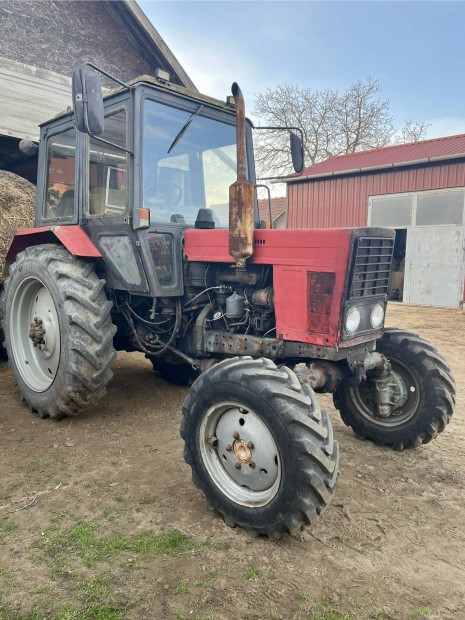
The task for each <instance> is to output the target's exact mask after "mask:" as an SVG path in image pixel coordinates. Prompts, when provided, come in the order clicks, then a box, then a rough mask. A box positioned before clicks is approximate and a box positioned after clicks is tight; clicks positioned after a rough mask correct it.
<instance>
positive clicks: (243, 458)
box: [233, 439, 252, 465]
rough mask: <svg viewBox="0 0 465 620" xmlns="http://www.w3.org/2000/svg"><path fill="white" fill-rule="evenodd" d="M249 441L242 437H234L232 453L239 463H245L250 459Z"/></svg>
mask: <svg viewBox="0 0 465 620" xmlns="http://www.w3.org/2000/svg"><path fill="white" fill-rule="evenodd" d="M249 443H250V442H247V441H245V440H244V439H236V441H235V442H234V444H233V453H234V456H235V457H236V459H237V460H238V461H239V463H242V464H244V465H246V464H247V463H250V461H251V460H252V450H251V449H250V448H249Z"/></svg>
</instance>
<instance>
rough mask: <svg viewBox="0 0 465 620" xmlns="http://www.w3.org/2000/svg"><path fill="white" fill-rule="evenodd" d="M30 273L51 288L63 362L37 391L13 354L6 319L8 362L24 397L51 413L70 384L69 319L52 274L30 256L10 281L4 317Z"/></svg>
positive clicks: (8, 312) (49, 289)
mask: <svg viewBox="0 0 465 620" xmlns="http://www.w3.org/2000/svg"><path fill="white" fill-rule="evenodd" d="M30 276H33V277H34V278H36V279H38V280H40V281H41V282H42V283H43V284H44V286H45V287H46V288H47V289H48V291H49V293H50V295H51V297H52V300H53V303H54V304H55V309H56V313H57V317H58V324H59V328H60V362H59V364H58V370H57V374H56V376H55V379H54V381H53V383H52V384H51V385H50V387H49V388H47V389H46V390H44V391H43V392H36V391H35V390H33V389H32V388H31V387H29V385H28V384H27V383H26V382H25V381H24V379H23V377H22V374H21V372H20V370H19V368H18V365H17V363H16V360H15V356H14V354H13V349H12V346H11V334H10V326H9V325H8V324H7V321H5V341H6V345H7V349H8V351H10V352H11V355H10V357H9V363H10V366H11V368H12V371H13V375H14V377H15V380H16V383H17V386H18V389H19V391H20V392H21V394H22V396H23V397H24V398H25V399H26V400H27V401H28V402H29V403H31V404H33V405H34V407H35V408H36V409H38V410H39V409H44V410H45V411H47V412H48V410H49V407H50V403H53V402H55V401H56V400H58V397H59V395H60V393H61V392H62V390H63V388H64V386H65V385H66V384H67V374H68V368H69V367H70V342H69V337H68V333H69V332H68V330H69V320H68V317H67V315H66V313H65V311H64V307H63V306H64V300H63V299H62V295H61V293H60V290H59V289H58V287H57V285H56V282H55V280H54V278H53V276H52V275H51V274H50V272H49V271H48V270H47V269H45V268H44V265H43V263H41V262H40V261H37V259H33V258H31V257H25V258H23V259H22V260H21V262H20V264H18V265H17V266H16V269H15V270H14V271H13V273H12V274H11V276H10V278H9V280H8V286H7V290H6V300H5V316H6V317H9V316H11V304H12V302H13V297H14V293H15V291H16V290H17V288H18V286H19V285H20V284H21V282H22V281H23V280H24V279H25V278H27V277H30Z"/></svg>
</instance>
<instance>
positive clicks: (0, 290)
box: [0, 284, 8, 361]
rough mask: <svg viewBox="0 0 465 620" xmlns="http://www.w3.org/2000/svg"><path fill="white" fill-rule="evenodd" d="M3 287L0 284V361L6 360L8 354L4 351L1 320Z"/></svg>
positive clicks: (2, 317)
mask: <svg viewBox="0 0 465 620" xmlns="http://www.w3.org/2000/svg"><path fill="white" fill-rule="evenodd" d="M3 297H4V296H3V285H2V284H0V361H3V360H7V359H8V354H7V352H6V349H5V332H4V331H3V327H2V325H3V319H4V318H5V311H4V309H3V306H4V299H3Z"/></svg>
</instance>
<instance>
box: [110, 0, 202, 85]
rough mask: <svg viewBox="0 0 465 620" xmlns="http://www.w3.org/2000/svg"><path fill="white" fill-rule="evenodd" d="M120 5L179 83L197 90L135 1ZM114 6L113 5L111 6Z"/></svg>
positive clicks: (122, 0)
mask: <svg viewBox="0 0 465 620" xmlns="http://www.w3.org/2000/svg"><path fill="white" fill-rule="evenodd" d="M121 2H122V4H123V5H124V6H125V7H126V9H127V10H128V11H129V12H130V13H131V15H132V16H133V17H134V19H135V20H136V21H137V22H138V24H139V26H140V27H141V29H142V30H143V31H144V32H145V34H146V35H147V37H148V38H149V39H150V40H151V41H152V43H153V44H154V45H155V46H156V47H157V49H158V50H159V51H160V52H161V53H162V54H163V56H164V58H165V59H166V62H167V63H168V64H169V65H170V66H171V67H172V70H173V71H174V72H175V73H176V75H177V77H178V78H179V80H180V81H181V83H182V85H183V86H185V87H186V88H189V89H190V90H194V91H196V90H197V88H196V86H195V84H194V83H193V82H192V80H191V79H190V77H189V76H188V75H187V73H186V72H185V71H184V69H183V68H182V66H181V64H180V63H179V61H178V60H177V58H176V57H175V55H174V54H173V52H172V51H171V50H170V48H169V47H168V46H167V45H166V43H165V42H164V40H163V39H162V37H161V36H160V34H159V33H158V31H157V30H156V29H155V27H154V26H153V24H152V23H151V22H150V20H149V19H148V17H147V16H146V15H145V13H144V12H143V10H142V9H141V8H140V6H139V5H138V4H137V2H136V0H121ZM113 6H114V5H113Z"/></svg>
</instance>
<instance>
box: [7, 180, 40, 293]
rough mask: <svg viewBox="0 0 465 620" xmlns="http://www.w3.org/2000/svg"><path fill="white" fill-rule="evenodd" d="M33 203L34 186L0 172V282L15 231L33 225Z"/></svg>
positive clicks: (34, 196)
mask: <svg viewBox="0 0 465 620" xmlns="http://www.w3.org/2000/svg"><path fill="white" fill-rule="evenodd" d="M35 202H36V187H35V185H33V184H32V183H30V182H29V181H26V179H23V178H22V177H19V176H18V175H16V174H13V173H12V172H6V171H5V170H0V282H2V280H3V278H2V273H3V266H4V264H5V256H6V253H7V250H8V248H9V245H10V242H11V239H12V237H13V235H14V234H15V231H16V230H17V229H18V228H26V227H29V226H33V225H34V210H35Z"/></svg>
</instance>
